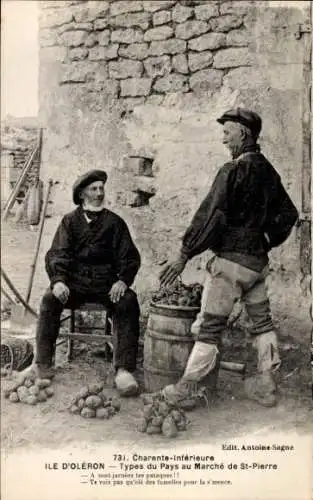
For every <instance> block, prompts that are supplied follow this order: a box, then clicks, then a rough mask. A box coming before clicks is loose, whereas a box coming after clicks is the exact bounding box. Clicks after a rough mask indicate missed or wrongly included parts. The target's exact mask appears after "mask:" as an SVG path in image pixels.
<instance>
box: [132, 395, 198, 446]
mask: <svg viewBox="0 0 313 500" xmlns="http://www.w3.org/2000/svg"><path fill="white" fill-rule="evenodd" d="M141 399H142V401H143V404H144V407H143V411H142V416H141V419H140V422H139V425H138V430H139V431H140V432H146V433H147V434H163V436H165V437H167V438H174V437H176V436H177V435H178V432H179V431H184V430H186V428H187V425H188V423H189V422H188V420H187V418H186V415H185V412H184V410H183V409H182V408H180V407H179V406H177V405H174V404H170V403H169V402H167V401H164V399H163V398H162V396H161V395H151V394H142V395H141Z"/></svg>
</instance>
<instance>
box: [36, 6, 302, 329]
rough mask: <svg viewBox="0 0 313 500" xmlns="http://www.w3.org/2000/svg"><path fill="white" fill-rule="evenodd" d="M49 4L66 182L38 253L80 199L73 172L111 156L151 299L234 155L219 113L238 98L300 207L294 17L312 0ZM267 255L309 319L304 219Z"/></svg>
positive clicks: (45, 107) (52, 163)
mask: <svg viewBox="0 0 313 500" xmlns="http://www.w3.org/2000/svg"><path fill="white" fill-rule="evenodd" d="M270 4H272V5H273V4H275V2H270ZM303 4H306V2H303V3H302V5H303ZM40 7H41V21H40V43H41V49H40V118H41V125H42V126H43V127H44V148H43V156H42V158H43V166H42V174H43V177H46V178H48V177H53V178H54V179H55V180H58V181H59V182H60V184H59V185H58V186H56V187H55V191H54V205H53V207H52V214H53V215H54V217H53V218H52V219H51V220H49V223H48V225H47V230H46V238H45V246H44V248H43V251H42V253H44V251H45V250H46V249H47V247H48V246H49V245H50V243H51V237H52V234H53V232H54V229H55V226H56V224H57V223H58V222H59V218H60V216H61V215H62V214H63V213H64V211H67V210H70V209H71V208H72V205H71V185H72V182H73V181H74V179H75V178H76V177H77V175H79V174H80V173H82V172H85V171H86V170H88V169H90V168H104V169H105V170H107V172H108V174H109V180H108V183H107V201H108V206H109V208H111V209H112V210H114V211H116V212H118V213H119V214H120V215H122V216H123V217H124V218H125V220H126V221H127V222H128V224H129V226H130V228H131V231H132V234H133V235H134V239H135V241H136V243H137V245H138V247H139V249H140V251H141V254H142V258H143V264H142V268H141V270H140V272H139V275H138V278H137V280H136V289H137V291H138V292H139V296H140V299H141V302H142V304H143V306H144V307H145V305H146V304H147V301H148V297H149V291H150V290H151V289H153V288H155V287H156V286H158V281H157V275H158V272H159V270H160V267H159V265H158V263H159V262H160V261H162V260H164V259H165V258H168V257H170V256H171V254H172V253H174V252H175V250H177V249H178V246H179V239H180V237H181V235H182V233H183V232H184V230H185V228H186V226H187V224H188V222H189V221H190V219H191V217H192V215H193V212H194V210H195V209H196V208H197V206H198V205H199V203H200V202H201V200H202V198H203V196H205V194H206V193H207V191H208V189H209V187H210V185H211V183H212V180H213V178H214V176H215V174H216V172H217V170H218V168H219V167H220V166H221V165H222V164H223V162H225V161H226V160H227V159H228V155H227V152H226V151H225V148H224V147H223V146H222V144H221V127H220V126H219V125H218V124H217V123H216V118H217V117H218V116H219V115H220V114H221V113H222V112H223V111H225V110H226V109H227V108H229V107H231V106H234V105H243V106H250V107H252V108H253V109H255V110H256V111H257V112H259V113H260V114H261V116H262V117H263V122H264V127H263V132H262V136H261V145H262V148H263V151H264V153H265V154H266V155H267V156H268V158H269V159H270V161H272V162H273V164H274V165H275V167H276V168H277V170H278V171H279V173H280V174H281V176H282V178H283V181H284V183H285V185H286V186H287V189H288V190H289V192H290V194H291V196H292V198H293V199H294V201H295V202H296V204H297V206H298V208H299V209H300V208H301V166H302V163H301V162H302V160H301V151H302V135H301V134H302V132H301V116H302V100H301V99H302V66H301V61H302V57H303V45H302V44H301V43H297V42H296V40H295V37H294V35H293V30H294V26H295V25H296V24H297V23H299V22H303V18H304V11H303V10H302V9H303V8H304V7H301V8H299V9H288V8H281V7H280V8H272V6H269V5H268V2H250V1H219V2H218V1H205V0H203V1H174V0H173V1H172V0H171V1H162V0H157V1H148V0H144V1H138V0H133V1H117V0H116V1H104V0H103V1H89V2H87V1H80V2H77V1H65V2H62V1H56V2H53V1H47V2H43V1H42V2H40ZM208 256H209V252H206V253H205V254H203V255H202V256H201V257H199V258H197V259H194V260H193V261H192V262H191V263H190V264H188V267H187V269H186V272H185V275H184V278H185V279H186V280H189V281H190V280H192V281H194V280H202V279H203V276H204V271H203V269H204V266H205V262H206V260H207V258H208ZM271 257H272V268H273V272H272V273H271V277H270V279H269V286H270V295H271V296H272V300H273V301H274V314H277V315H278V316H280V317H281V316H283V315H284V314H285V312H286V311H287V312H288V314H289V315H290V314H293V312H292V311H294V317H295V319H296V318H297V317H298V316H299V308H302V313H301V315H302V318H303V320H304V321H306V316H307V309H306V307H307V306H306V304H305V303H304V302H305V299H304V297H303V290H302V289H301V279H302V277H301V273H300V268H299V231H298V230H295V231H294V232H293V234H292V236H291V237H290V239H289V240H288V243H287V244H285V245H284V246H283V247H281V248H280V249H278V250H276V251H274V252H272V256H271ZM38 279H41V278H40V277H39V278H38ZM291 289H292V294H291V293H289V291H290V290H291ZM288 290H289V291H288Z"/></svg>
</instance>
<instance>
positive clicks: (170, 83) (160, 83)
mask: <svg viewBox="0 0 313 500" xmlns="http://www.w3.org/2000/svg"><path fill="white" fill-rule="evenodd" d="M153 88H154V90H155V91H156V92H164V93H166V92H179V91H183V92H187V90H188V89H189V86H188V78H187V77H186V76H183V75H177V74H175V73H171V74H169V75H166V76H163V77H161V78H158V79H157V80H156V82H155V84H154V85H153Z"/></svg>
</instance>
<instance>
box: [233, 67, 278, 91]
mask: <svg viewBox="0 0 313 500" xmlns="http://www.w3.org/2000/svg"><path fill="white" fill-rule="evenodd" d="M223 84H224V85H226V86H227V87H229V88H230V89H232V90H235V89H241V90H242V89H244V90H245V89H252V90H255V89H256V88H262V86H265V87H268V86H269V81H268V75H267V74H266V72H264V71H263V70H262V68H258V67H253V66H250V67H241V68H235V69H231V70H230V71H228V73H227V75H226V76H224V78H223Z"/></svg>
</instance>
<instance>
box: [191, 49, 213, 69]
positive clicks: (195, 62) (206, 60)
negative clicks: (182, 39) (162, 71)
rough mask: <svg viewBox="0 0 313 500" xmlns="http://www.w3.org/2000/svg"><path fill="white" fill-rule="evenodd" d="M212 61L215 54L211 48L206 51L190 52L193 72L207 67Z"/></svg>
mask: <svg viewBox="0 0 313 500" xmlns="http://www.w3.org/2000/svg"><path fill="white" fill-rule="evenodd" d="M212 63H213V54H212V52H210V51H209V50H207V51H205V52H189V54H188V66H189V68H190V71H192V72H194V71H198V70H199V69H204V68H207V67H208V66H211V65H212Z"/></svg>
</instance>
